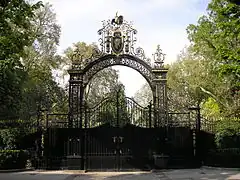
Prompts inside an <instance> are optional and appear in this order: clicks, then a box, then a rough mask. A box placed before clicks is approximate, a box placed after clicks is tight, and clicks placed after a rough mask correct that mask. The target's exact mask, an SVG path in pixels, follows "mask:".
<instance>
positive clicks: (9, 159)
mask: <svg viewBox="0 0 240 180" xmlns="http://www.w3.org/2000/svg"><path fill="white" fill-rule="evenodd" d="M27 158H28V155H27V152H26V151H23V150H0V169H23V168H25V167H26V163H27Z"/></svg>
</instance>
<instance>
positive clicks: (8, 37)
mask: <svg viewBox="0 0 240 180" xmlns="http://www.w3.org/2000/svg"><path fill="white" fill-rule="evenodd" d="M41 5H42V4H41V3H40V2H38V3H36V4H30V3H28V2H26V1H24V0H12V1H1V3H0V84H1V85H0V101H1V104H0V119H9V118H16V117H17V116H18V111H19V104H20V102H21V96H22V85H23V82H24V79H25V77H26V73H25V72H24V70H23V66H22V64H21V61H20V58H21V57H24V47H25V46H29V45H31V43H32V42H33V40H34V39H33V38H32V37H33V36H31V35H32V33H33V32H32V28H31V20H32V19H33V18H34V10H36V9H38V8H39V7H40V6H41Z"/></svg>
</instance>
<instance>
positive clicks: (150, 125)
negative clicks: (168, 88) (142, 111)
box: [148, 101, 152, 128]
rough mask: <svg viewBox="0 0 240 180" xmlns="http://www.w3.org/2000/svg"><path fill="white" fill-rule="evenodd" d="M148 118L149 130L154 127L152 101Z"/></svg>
mask: <svg viewBox="0 0 240 180" xmlns="http://www.w3.org/2000/svg"><path fill="white" fill-rule="evenodd" d="M148 117H149V128H151V127H152V101H150V103H149V108H148Z"/></svg>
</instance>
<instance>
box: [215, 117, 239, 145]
mask: <svg viewBox="0 0 240 180" xmlns="http://www.w3.org/2000/svg"><path fill="white" fill-rule="evenodd" d="M239 137H240V119H239V118H222V119H220V120H219V121H218V122H217V133H216V144H217V146H218V147H219V148H236V147H238V148H239V147H240V146H239V143H240V138H239Z"/></svg>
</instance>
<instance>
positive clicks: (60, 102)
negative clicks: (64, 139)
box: [21, 3, 67, 119]
mask: <svg viewBox="0 0 240 180" xmlns="http://www.w3.org/2000/svg"><path fill="white" fill-rule="evenodd" d="M31 24H32V29H33V37H34V38H35V39H34V42H33V44H32V45H31V46H28V47H26V48H25V49H24V50H25V53H26V56H25V57H24V58H23V59H22V64H23V65H24V70H25V72H26V73H27V80H26V81H25V84H24V86H25V88H24V99H23V103H22V109H21V112H22V118H23V119H29V118H30V116H31V114H35V115H36V113H37V112H38V111H39V110H40V109H45V110H48V111H55V112H56V111H61V112H62V111H65V112H66V111H67V94H66V92H65V90H64V89H63V88H61V87H59V85H58V84H57V83H56V82H55V79H54V77H53V74H52V71H53V70H54V69H57V68H59V66H60V62H61V59H62V58H61V57H60V56H59V55H57V54H56V50H57V46H58V45H59V38H60V32H61V31H60V26H59V25H58V24H57V23H56V15H55V13H54V11H53V9H52V6H51V5H50V4H49V3H46V4H45V5H44V6H43V7H41V8H39V9H37V10H36V11H35V19H34V20H32V21H31Z"/></svg>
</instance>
